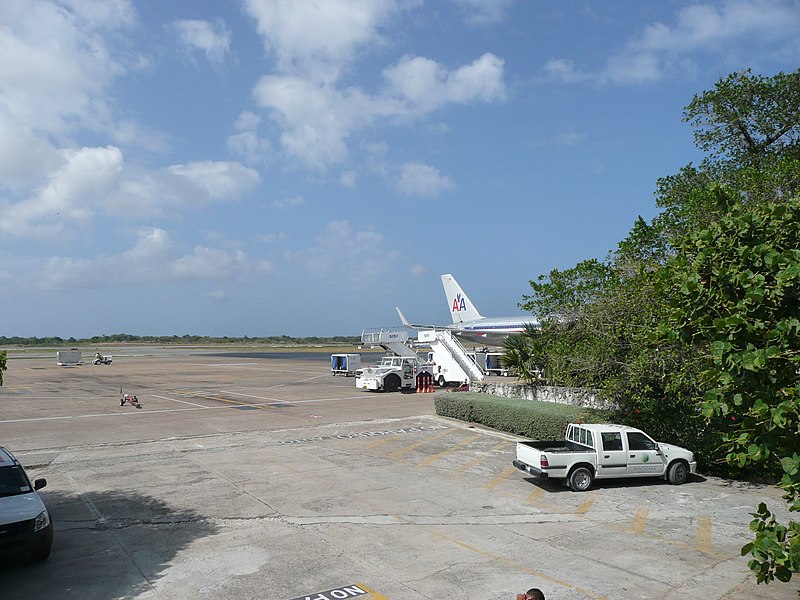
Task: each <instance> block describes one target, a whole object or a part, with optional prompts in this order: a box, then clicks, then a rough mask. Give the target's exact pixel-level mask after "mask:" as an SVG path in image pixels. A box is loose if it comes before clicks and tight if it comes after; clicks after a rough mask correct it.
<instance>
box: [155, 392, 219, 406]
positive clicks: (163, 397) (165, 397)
mask: <svg viewBox="0 0 800 600" xmlns="http://www.w3.org/2000/svg"><path fill="white" fill-rule="evenodd" d="M153 398H161V399H162V400H172V401H173V402H180V403H181V404H188V405H189V406H197V407H198V408H209V407H208V406H204V405H203V404H195V403H194V402H186V400H178V399H177V398H168V397H167V396H158V395H156V394H153Z"/></svg>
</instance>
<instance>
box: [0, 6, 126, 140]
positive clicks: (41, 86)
mask: <svg viewBox="0 0 800 600" xmlns="http://www.w3.org/2000/svg"><path fill="white" fill-rule="evenodd" d="M134 21H135V12H134V10H133V7H132V4H131V3H130V2H127V1H123V0H116V1H113V2H102V1H100V0H95V1H87V0H84V1H79V0H72V1H70V2H66V3H63V4H59V3H56V2H52V1H46V0H35V1H31V0H4V2H3V3H2V5H0V22H2V23H4V27H2V28H0V56H2V57H3V60H2V61H0V113H2V114H3V116H4V117H5V118H7V119H10V120H11V121H13V122H15V123H17V124H18V126H19V128H20V129H21V130H26V131H28V132H30V133H31V134H33V135H36V136H41V137H49V136H53V137H57V136H63V135H66V134H69V133H71V132H73V131H75V130H77V129H78V128H81V127H85V128H88V129H90V130H94V131H100V132H104V133H106V134H109V135H114V134H115V132H116V127H115V124H114V123H113V120H112V119H111V117H110V114H111V109H110V106H109V103H108V90H109V89H110V87H111V84H112V82H113V81H114V79H115V78H116V77H118V76H119V75H121V74H123V73H124V72H125V68H126V67H125V65H124V64H123V63H122V62H121V61H120V60H118V59H116V58H115V57H114V56H113V53H112V50H111V49H110V48H109V47H108V46H107V44H106V38H105V36H106V35H107V34H108V33H109V32H115V31H117V30H119V29H120V28H123V27H128V26H131V25H132V24H133V23H134ZM9 143H13V140H5V139H0V146H5V145H6V144H9ZM2 154H3V153H2V152H0V155H2Z"/></svg>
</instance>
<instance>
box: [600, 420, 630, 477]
mask: <svg viewBox="0 0 800 600" xmlns="http://www.w3.org/2000/svg"><path fill="white" fill-rule="evenodd" d="M600 446H601V447H600V448H598V449H597V454H598V457H599V460H598V468H597V476H598V477H619V476H621V475H625V474H626V473H627V470H628V460H627V458H626V454H627V453H626V451H625V448H623V447H622V432H620V431H602V432H600Z"/></svg>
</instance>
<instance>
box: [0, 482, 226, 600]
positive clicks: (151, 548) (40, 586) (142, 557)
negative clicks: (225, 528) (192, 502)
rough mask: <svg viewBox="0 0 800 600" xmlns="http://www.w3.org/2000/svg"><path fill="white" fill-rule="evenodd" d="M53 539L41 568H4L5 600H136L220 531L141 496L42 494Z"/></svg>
mask: <svg viewBox="0 0 800 600" xmlns="http://www.w3.org/2000/svg"><path fill="white" fill-rule="evenodd" d="M41 495H42V498H43V500H44V502H45V504H46V505H47V507H48V509H49V510H50V514H51V515H52V518H53V523H54V527H55V532H54V535H53V550H52V553H51V555H50V558H49V559H48V560H46V561H44V562H35V561H32V560H31V559H30V558H28V557H12V558H9V559H7V560H3V561H1V562H0V598H4V599H5V598H8V599H11V598H25V599H26V600H38V599H45V598H46V599H48V600H49V599H51V598H82V599H84V598H135V597H137V596H139V595H140V594H142V593H143V592H145V591H148V590H150V591H152V589H153V585H154V584H155V583H156V582H157V580H158V579H159V578H161V577H162V576H164V574H165V573H166V571H167V569H168V567H169V566H170V565H171V564H172V562H173V560H174V559H175V557H176V556H177V555H178V554H179V553H180V551H181V550H183V549H184V548H187V547H188V546H189V545H190V544H192V543H193V542H194V541H195V540H198V539H200V538H203V537H207V536H211V535H214V534H215V533H217V531H218V528H217V527H216V526H215V525H214V524H213V523H211V522H210V521H209V520H208V519H207V518H205V517H203V516H202V515H201V514H200V513H197V512H195V511H193V510H187V509H176V508H175V507H172V506H169V505H168V504H167V503H166V502H164V501H162V500H159V499H158V498H154V497H152V496H147V495H144V494H137V493H130V492H117V491H103V492H91V493H90V494H87V495H85V496H82V495H79V494H68V493H63V492H59V491H53V492H48V491H47V490H43V491H42V492H41Z"/></svg>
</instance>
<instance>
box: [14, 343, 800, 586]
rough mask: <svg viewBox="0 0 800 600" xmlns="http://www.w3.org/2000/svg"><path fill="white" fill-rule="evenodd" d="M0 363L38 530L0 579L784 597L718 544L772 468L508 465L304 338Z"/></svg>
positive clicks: (727, 542) (463, 431) (479, 436)
mask: <svg viewBox="0 0 800 600" xmlns="http://www.w3.org/2000/svg"><path fill="white" fill-rule="evenodd" d="M4 379H5V384H4V386H3V387H0V445H4V446H6V447H8V448H9V449H11V450H12V451H13V452H15V453H16V454H17V456H18V457H19V458H20V459H21V460H22V462H23V463H24V464H26V466H28V468H29V474H30V475H31V477H32V478H33V477H46V478H47V480H48V485H47V487H46V488H44V490H43V491H42V496H43V498H44V500H45V502H46V503H47V505H48V506H49V508H50V509H51V512H52V514H53V518H54V521H55V541H54V545H53V553H52V555H51V557H50V558H49V560H47V561H46V562H44V563H41V564H34V563H30V562H28V561H25V560H12V561H8V562H6V563H4V564H2V565H0V598H2V599H3V600H12V599H17V598H20V599H23V598H24V599H29V600H38V599H52V598H57V599H60V598H76V599H77V598H80V599H81V600H85V599H103V600H105V599H110V598H126V599H127V598H130V599H134V598H135V599H148V600H149V599H159V600H160V599H169V600H188V599H197V598H208V599H223V600H224V599H234V598H236V599H240V598H259V599H268V600H273V599H274V600H294V599H299V598H309V599H314V600H331V599H335V598H353V597H362V598H375V599H391V600H422V599H439V598H443V597H458V598H469V599H474V600H507V599H511V598H513V597H514V594H515V593H516V592H520V591H524V590H526V589H528V588H530V587H539V588H541V589H542V590H544V591H545V593H546V595H547V598H548V600H552V599H568V598H569V599H573V598H574V599H601V598H609V599H612V598H614V599H616V598H620V599H626V598H654V599H655V598H669V599H678V598H681V599H685V598H697V599H702V600H711V599H715V598H730V599H734V600H744V599H760V598H764V599H766V598H775V599H784V598H785V599H789V598H793V599H797V598H798V597H800V594H799V590H800V587H799V586H798V583H797V581H795V582H792V583H790V584H780V583H773V584H770V585H769V586H764V585H761V586H757V585H756V584H755V583H754V579H753V577H752V576H751V575H750V572H749V570H748V569H747V566H746V558H743V557H741V556H740V554H739V549H740V548H741V546H742V545H743V544H744V543H746V542H747V541H749V540H750V538H751V535H750V532H749V531H748V523H749V521H750V518H751V517H750V515H749V513H750V512H751V511H753V510H754V509H755V507H756V505H757V504H758V502H760V501H765V502H767V503H768V504H769V506H770V508H771V509H772V510H774V511H775V512H777V513H778V515H779V516H780V518H781V519H783V520H784V521H785V520H788V518H789V515H788V513H787V511H786V510H785V504H784V503H783V501H782V500H781V499H780V493H779V491H778V490H776V489H775V488H772V487H769V486H758V485H749V484H743V483H739V482H732V481H727V480H722V479H717V478H712V477H702V476H701V477H697V478H694V479H693V480H692V481H691V482H689V483H687V484H685V485H683V486H670V485H667V484H666V483H665V482H663V481H660V480H636V481H633V482H631V481H630V480H628V481H623V480H618V481H614V482H599V483H596V484H595V485H594V486H593V488H592V489H591V490H590V491H589V492H586V493H583V494H579V493H574V492H571V491H569V490H568V489H567V488H565V487H563V486H561V485H560V484H558V483H556V482H544V483H542V482H538V481H535V480H533V479H531V478H529V477H526V476H525V475H524V474H523V473H521V472H520V471H517V470H516V469H514V468H513V467H512V466H511V460H512V458H513V456H514V442H515V441H516V439H517V438H515V437H514V436H510V435H507V434H504V433H500V432H496V431H491V430H488V429H485V428H481V427H471V426H470V425H469V424H467V423H462V422H459V421H455V420H451V419H445V418H441V417H437V416H435V415H434V411H433V397H434V394H401V393H393V394H375V393H369V392H363V391H359V390H356V389H355V386H354V380H353V378H344V377H331V375H330V361H329V359H328V355H326V354H322V355H318V356H314V355H304V356H291V355H289V356H286V355H274V356H265V355H246V354H239V355H230V354H229V355H222V356H220V355H211V354H210V353H209V352H208V351H202V350H190V349H189V350H181V351H170V350H169V349H160V350H159V351H158V352H141V350H136V351H134V350H129V351H127V352H125V353H123V354H121V355H115V356H114V362H113V363H112V364H111V365H99V366H93V365H91V364H88V365H83V366H80V367H72V368H64V367H57V366H56V365H55V358H54V356H53V357H52V358H51V357H47V356H38V357H34V358H14V357H13V354H12V358H11V360H10V361H9V370H8V371H7V372H6V373H5V374H4ZM120 387H122V388H123V390H124V391H125V392H127V393H131V394H136V395H137V396H138V398H139V400H140V402H141V404H142V408H141V409H137V408H135V407H132V406H130V405H127V404H126V405H124V406H120V403H119V390H120Z"/></svg>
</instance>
